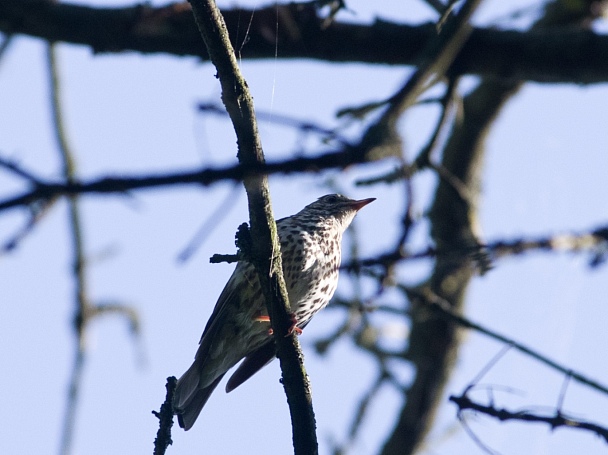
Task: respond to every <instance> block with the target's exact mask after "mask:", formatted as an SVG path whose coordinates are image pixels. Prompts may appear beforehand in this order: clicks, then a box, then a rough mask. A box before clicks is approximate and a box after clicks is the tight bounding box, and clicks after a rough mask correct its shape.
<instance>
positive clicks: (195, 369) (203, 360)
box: [174, 263, 242, 418]
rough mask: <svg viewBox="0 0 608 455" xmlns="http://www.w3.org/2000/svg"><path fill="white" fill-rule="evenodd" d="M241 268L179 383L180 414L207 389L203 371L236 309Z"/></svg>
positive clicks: (232, 278)
mask: <svg viewBox="0 0 608 455" xmlns="http://www.w3.org/2000/svg"><path fill="white" fill-rule="evenodd" d="M240 267H242V266H241V264H240V263H239V265H237V268H236V269H235V271H234V272H233V274H232V276H231V277H230V279H229V280H228V283H226V286H225V287H224V290H223V291H222V293H221V294H220V297H219V298H218V300H217V303H216V304H215V308H214V309H213V313H212V314H211V316H210V317H209V320H208V321H207V325H206V326H205V330H204V331H203V335H202V336H201V340H200V341H199V347H198V350H197V351H196V355H195V356H194V363H193V364H192V365H191V366H190V368H189V369H188V371H186V372H185V373H184V374H183V375H182V376H181V377H180V378H179V381H178V382H177V388H176V390H175V397H174V406H175V408H176V409H177V410H178V412H179V411H182V410H184V409H185V408H186V407H187V406H188V405H189V403H190V402H191V401H192V400H194V399H195V398H196V396H197V394H200V393H202V392H199V390H206V389H207V387H205V388H203V389H201V388H200V385H201V384H200V381H201V376H202V373H203V371H205V368H206V365H207V361H208V354H209V350H210V349H211V347H212V345H213V343H214V342H217V341H216V340H215V338H216V334H217V333H218V330H220V329H221V327H222V325H223V324H224V321H225V320H226V318H227V317H228V316H230V311H231V308H234V307H235V305H231V301H232V300H233V299H235V298H239V296H238V292H239V289H238V286H237V280H238V275H237V273H239V272H241V270H239V268H240ZM217 373H218V375H221V376H223V375H224V373H225V372H222V371H218V372H217ZM214 382H215V381H214ZM215 385H217V383H215ZM214 388H215V386H214V387H210V391H209V393H211V391H212V390H213V389H214ZM207 398H208V397H207ZM196 401H198V402H199V403H200V402H202V404H204V402H205V401H206V399H205V400H204V401H202V400H196ZM199 412H200V410H199ZM197 415H198V413H197ZM195 418H196V417H195Z"/></svg>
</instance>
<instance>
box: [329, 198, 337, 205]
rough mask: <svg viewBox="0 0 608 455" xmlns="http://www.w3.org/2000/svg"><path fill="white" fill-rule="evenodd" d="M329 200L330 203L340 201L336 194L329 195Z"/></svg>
mask: <svg viewBox="0 0 608 455" xmlns="http://www.w3.org/2000/svg"><path fill="white" fill-rule="evenodd" d="M327 202H329V203H330V204H335V203H336V202H338V198H337V197H336V196H329V197H328V198H327Z"/></svg>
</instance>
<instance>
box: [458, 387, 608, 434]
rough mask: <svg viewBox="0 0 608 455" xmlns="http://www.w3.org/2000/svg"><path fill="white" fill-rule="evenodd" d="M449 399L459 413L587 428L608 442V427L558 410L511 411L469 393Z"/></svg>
mask: <svg viewBox="0 0 608 455" xmlns="http://www.w3.org/2000/svg"><path fill="white" fill-rule="evenodd" d="M449 400H450V401H451V402H452V403H454V404H455V405H456V406H458V413H459V414H461V413H462V412H464V411H466V410H472V411H476V412H480V413H482V414H485V415H488V416H491V417H495V418H497V419H498V420H500V421H501V422H505V421H509V420H515V421H520V422H540V423H546V424H547V425H549V426H550V427H551V429H552V430H555V429H556V428H573V429H579V430H587V431H590V432H592V433H595V434H596V435H597V436H599V437H601V438H603V439H604V442H606V443H608V428H606V427H603V426H601V425H598V424H595V423H592V422H587V421H584V420H580V419H576V418H574V417H569V416H567V415H565V414H564V413H562V412H561V411H559V410H557V411H556V412H555V413H553V414H552V415H545V416H543V415H539V414H534V413H532V412H530V411H528V410H525V409H522V410H518V411H509V410H507V409H504V408H502V409H499V408H497V407H494V406H488V405H483V404H481V403H477V402H475V401H473V400H471V399H470V398H469V397H468V395H466V394H463V395H460V396H454V395H452V396H450V398H449Z"/></svg>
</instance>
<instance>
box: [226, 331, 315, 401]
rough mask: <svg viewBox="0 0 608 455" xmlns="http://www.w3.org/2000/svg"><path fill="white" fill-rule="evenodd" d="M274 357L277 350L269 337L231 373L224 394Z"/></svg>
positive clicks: (272, 339)
mask: <svg viewBox="0 0 608 455" xmlns="http://www.w3.org/2000/svg"><path fill="white" fill-rule="evenodd" d="M309 322H310V320H308V321H305V322H304V323H302V324H301V325H298V327H300V328H301V329H303V328H304V327H306V326H307V325H308V323H309ZM276 355H277V349H276V345H275V342H274V338H272V337H269V338H268V341H267V342H266V343H264V344H263V345H262V346H260V347H259V348H258V349H256V350H255V351H253V352H252V353H251V354H248V355H247V357H245V359H244V360H243V361H242V362H241V364H240V365H239V367H238V368H237V369H236V370H235V372H234V373H232V376H230V379H228V382H227V383H226V393H228V392H232V391H233V390H234V389H236V388H237V387H238V386H240V385H241V384H242V383H243V382H245V381H246V380H247V379H249V378H250V377H251V376H253V375H254V374H256V373H257V372H258V371H260V370H261V369H262V368H264V367H265V366H266V365H268V364H269V363H270V362H272V361H273V360H274V358H275V357H276Z"/></svg>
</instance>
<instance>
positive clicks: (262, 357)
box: [226, 337, 277, 393]
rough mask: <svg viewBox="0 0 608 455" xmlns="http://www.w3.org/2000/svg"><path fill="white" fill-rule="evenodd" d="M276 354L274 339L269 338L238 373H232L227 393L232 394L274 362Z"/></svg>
mask: <svg viewBox="0 0 608 455" xmlns="http://www.w3.org/2000/svg"><path fill="white" fill-rule="evenodd" d="M276 352H277V350H276V347H275V344H274V339H272V338H271V337H269V339H268V341H267V342H266V343H264V344H263V345H262V346H261V347H259V348H258V349H257V350H255V351H253V352H252V353H251V354H249V355H248V356H247V357H245V359H244V360H243V361H242V362H241V364H240V365H239V367H238V368H237V369H236V371H235V372H234V373H232V376H230V379H228V382H227V383H226V393H228V392H232V391H233V390H234V389H236V388H237V387H238V386H240V385H241V384H242V383H243V382H245V381H246V380H247V379H249V378H250V377H251V376H253V375H254V374H256V373H257V372H258V371H260V370H261V369H262V368H264V367H265V366H266V365H268V364H269V363H270V362H272V361H273V360H274V358H275V356H276Z"/></svg>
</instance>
